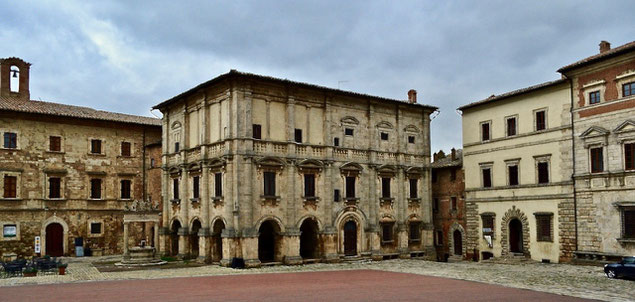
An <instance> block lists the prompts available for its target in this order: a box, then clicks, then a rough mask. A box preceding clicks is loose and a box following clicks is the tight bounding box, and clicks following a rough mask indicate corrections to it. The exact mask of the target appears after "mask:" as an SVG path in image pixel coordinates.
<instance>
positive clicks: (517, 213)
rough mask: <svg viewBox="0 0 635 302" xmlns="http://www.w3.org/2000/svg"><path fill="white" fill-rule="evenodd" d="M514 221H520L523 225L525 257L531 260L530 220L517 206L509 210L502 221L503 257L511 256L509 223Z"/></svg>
mask: <svg viewBox="0 0 635 302" xmlns="http://www.w3.org/2000/svg"><path fill="white" fill-rule="evenodd" d="M514 219H518V220H519V221H520V223H521V225H522V237H523V238H522V241H523V255H525V257H527V258H529V257H530V256H531V255H530V253H529V220H528V219H527V216H526V215H525V213H523V212H522V211H521V210H520V209H518V208H516V206H512V208H511V209H509V210H507V212H505V214H504V215H503V218H502V219H501V247H502V252H501V256H505V255H509V254H510V249H509V223H510V222H511V221H512V220H514Z"/></svg>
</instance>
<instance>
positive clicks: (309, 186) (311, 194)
mask: <svg viewBox="0 0 635 302" xmlns="http://www.w3.org/2000/svg"><path fill="white" fill-rule="evenodd" d="M303 180H304V181H303V186H304V196H303V197H304V198H305V199H306V198H315V197H317V196H316V190H315V183H316V175H315V174H314V173H304V174H303Z"/></svg>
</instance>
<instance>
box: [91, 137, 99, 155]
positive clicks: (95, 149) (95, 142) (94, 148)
mask: <svg viewBox="0 0 635 302" xmlns="http://www.w3.org/2000/svg"><path fill="white" fill-rule="evenodd" d="M90 153H93V154H101V140H99V139H91V140H90Z"/></svg>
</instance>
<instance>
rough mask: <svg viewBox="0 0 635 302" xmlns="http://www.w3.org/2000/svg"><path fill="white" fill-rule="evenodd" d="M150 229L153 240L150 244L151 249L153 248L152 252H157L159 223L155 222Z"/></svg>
mask: <svg viewBox="0 0 635 302" xmlns="http://www.w3.org/2000/svg"><path fill="white" fill-rule="evenodd" d="M152 228H153V230H154V232H153V233H154V238H152V241H153V242H152V243H154V244H153V247H154V252H155V253H156V252H158V251H159V222H158V221H155V222H154V224H153V225H152Z"/></svg>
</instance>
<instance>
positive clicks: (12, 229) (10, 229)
mask: <svg viewBox="0 0 635 302" xmlns="http://www.w3.org/2000/svg"><path fill="white" fill-rule="evenodd" d="M17 235H18V226H17V225H15V224H5V225H3V226H2V237H4V238H14V237H16V236H17Z"/></svg>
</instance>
